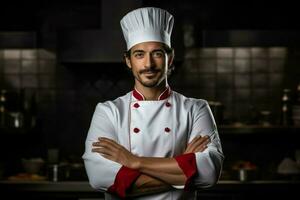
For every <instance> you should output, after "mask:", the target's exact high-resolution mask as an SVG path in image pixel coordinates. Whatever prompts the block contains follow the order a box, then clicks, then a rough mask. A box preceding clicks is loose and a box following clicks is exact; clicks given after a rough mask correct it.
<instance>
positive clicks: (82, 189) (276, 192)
mask: <svg viewBox="0 0 300 200" xmlns="http://www.w3.org/2000/svg"><path fill="white" fill-rule="evenodd" d="M299 186H300V181H285V180H257V181H247V182H240V181H235V180H221V181H219V183H218V184H217V185H215V186H214V187H211V188H207V189H198V196H199V198H200V197H201V199H206V198H207V199H227V198H228V199H248V198H249V199H251V198H252V199H253V198H257V196H260V197H261V196H265V197H268V198H269V197H270V196H272V198H273V199H274V197H275V199H276V198H277V197H278V199H279V198H283V197H284V196H287V195H291V194H293V195H297V194H298V190H299V188H300V187H299ZM0 193H1V194H2V195H9V196H13V197H24V196H26V198H27V197H28V198H30V199H41V198H43V199H81V198H91V199H93V198H101V197H103V196H104V195H103V193H102V192H98V191H95V190H94V189H92V188H91V187H90V185H89V183H88V182H86V181H62V182H50V181H0ZM250 197H251V198H250Z"/></svg>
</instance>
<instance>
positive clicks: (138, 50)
mask: <svg viewBox="0 0 300 200" xmlns="http://www.w3.org/2000/svg"><path fill="white" fill-rule="evenodd" d="M156 51H162V52H165V51H164V50H163V49H161V48H159V49H154V50H152V51H151V52H156ZM145 52H146V51H144V50H141V49H137V50H134V51H133V52H132V54H134V53H145Z"/></svg>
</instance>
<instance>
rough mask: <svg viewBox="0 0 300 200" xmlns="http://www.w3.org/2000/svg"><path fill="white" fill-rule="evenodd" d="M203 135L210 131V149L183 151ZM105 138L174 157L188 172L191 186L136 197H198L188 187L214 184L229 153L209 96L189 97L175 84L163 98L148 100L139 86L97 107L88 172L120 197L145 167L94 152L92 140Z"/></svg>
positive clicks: (88, 150)
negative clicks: (136, 167)
mask: <svg viewBox="0 0 300 200" xmlns="http://www.w3.org/2000/svg"><path fill="white" fill-rule="evenodd" d="M197 135H201V136H204V135H209V136H210V139H211V143H209V144H208V148H207V149H206V150H205V151H203V152H197V153H190V154H183V152H184V151H185V149H186V147H187V144H188V143H189V142H191V140H192V139H193V138H194V137H195V136H197ZM99 137H107V138H110V139H113V140H115V141H116V142H118V143H119V144H121V145H122V146H124V147H125V148H126V149H128V150H129V151H130V152H132V153H133V154H136V155H138V156H144V157H174V158H175V159H176V161H177V162H178V165H179V166H180V168H181V169H182V170H183V172H184V173H185V175H186V176H187V183H186V185H185V189H182V188H181V187H176V186H174V189H173V190H170V191H167V192H163V193H158V194H153V195H147V196H143V197H137V198H135V199H141V200H148V199H155V200H160V199H161V200H162V199H172V200H177V199H195V191H192V190H188V189H189V188H188V187H189V185H191V183H192V184H193V185H195V186H197V187H209V186H212V185H214V184H215V183H216V182H217V181H218V178H219V176H220V172H221V168H222V164H223V159H224V156H223V153H222V147H221V142H220V139H219V135H218V132H217V127H216V124H215V120H214V118H213V115H212V112H211V110H210V108H209V105H208V103H207V101H205V100H201V99H194V98H187V97H185V96H183V95H181V94H179V93H177V92H175V91H171V89H170V88H169V87H168V88H167V89H166V90H165V91H164V92H163V93H162V94H161V95H160V97H159V99H158V100H157V101H144V97H143V95H142V94H141V93H139V92H138V91H137V90H136V89H134V90H133V91H132V92H129V93H127V94H126V95H124V96H122V97H119V98H117V99H115V100H113V101H106V102H104V103H99V104H98V105H97V106H96V109H95V112H94V115H93V118H92V121H91V125H90V128H89V131H88V135H87V138H86V143H85V153H84V155H83V159H84V163H85V167H86V171H87V175H88V178H89V182H90V185H91V186H92V187H93V188H95V189H97V190H100V191H104V192H105V199H120V196H121V197H122V196H124V195H125V193H126V190H127V189H128V188H129V187H130V186H131V185H132V183H133V182H134V181H135V180H136V179H137V178H138V176H139V175H140V172H138V171H136V170H132V169H129V168H127V167H125V166H121V165H120V164H119V163H116V162H114V161H110V160H108V159H106V158H104V157H103V156H101V155H100V154H99V153H95V152H92V151H91V150H92V143H93V142H95V141H97V140H98V138H99ZM188 183H190V184H188ZM178 188H179V189H178ZM113 193H116V194H117V195H116V194H113Z"/></svg>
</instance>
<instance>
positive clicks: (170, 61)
mask: <svg viewBox="0 0 300 200" xmlns="http://www.w3.org/2000/svg"><path fill="white" fill-rule="evenodd" d="M168 57H169V60H168V66H171V65H172V64H173V61H174V53H171V54H170V55H169V56H168Z"/></svg>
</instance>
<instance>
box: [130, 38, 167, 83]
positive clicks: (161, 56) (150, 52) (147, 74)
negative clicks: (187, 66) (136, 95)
mask: <svg viewBox="0 0 300 200" xmlns="http://www.w3.org/2000/svg"><path fill="white" fill-rule="evenodd" d="M171 60H172V59H170V58H169V57H168V55H167V53H166V52H165V50H164V48H163V45H162V44H161V43H159V42H143V43H140V44H137V45H135V46H133V47H132V48H131V54H130V59H129V58H126V64H127V66H128V67H129V68H131V70H132V73H133V76H134V77H135V82H136V84H141V85H143V86H144V87H156V86H158V85H160V84H161V83H162V81H163V80H165V79H166V77H167V72H168V66H169V65H170V64H171Z"/></svg>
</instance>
